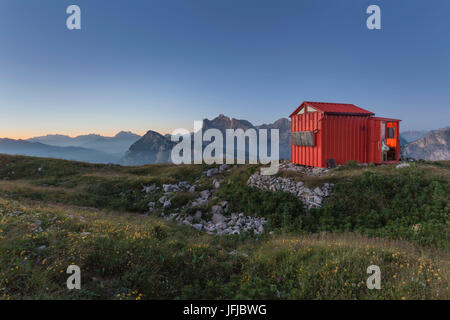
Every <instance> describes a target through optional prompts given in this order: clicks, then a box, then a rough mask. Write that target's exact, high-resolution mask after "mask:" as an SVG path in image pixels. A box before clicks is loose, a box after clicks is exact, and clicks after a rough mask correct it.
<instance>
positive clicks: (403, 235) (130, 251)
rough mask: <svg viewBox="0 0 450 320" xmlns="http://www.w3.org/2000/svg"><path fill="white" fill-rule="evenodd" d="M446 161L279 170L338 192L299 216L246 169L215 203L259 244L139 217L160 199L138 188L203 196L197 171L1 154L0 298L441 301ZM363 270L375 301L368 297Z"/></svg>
mask: <svg viewBox="0 0 450 320" xmlns="http://www.w3.org/2000/svg"><path fill="white" fill-rule="evenodd" d="M449 163H450V162H423V163H418V164H415V165H412V166H411V167H410V168H404V169H395V167H394V166H381V167H377V166H369V167H359V166H355V165H353V164H350V165H349V166H345V167H341V168H339V170H333V171H332V172H330V173H329V174H328V175H326V176H320V177H311V176H302V175H300V174H295V173H292V172H289V173H286V172H283V173H280V175H285V174H288V175H289V177H290V178H293V179H298V180H302V181H305V183H306V184H307V185H309V186H314V185H320V184H322V183H324V182H333V183H335V184H336V185H335V189H334V192H333V195H332V196H331V197H330V198H329V199H328V200H327V201H326V202H325V203H324V205H323V206H322V208H319V209H312V210H310V211H306V210H304V209H303V208H302V203H301V202H300V201H299V200H298V199H297V198H296V197H294V196H293V195H291V194H288V193H283V192H276V193H272V192H268V191H267V192H261V191H259V190H255V189H252V188H249V187H247V185H246V181H247V179H248V177H249V176H250V175H251V174H252V173H253V172H254V171H255V170H256V169H257V167H255V166H238V167H235V168H233V169H232V170H231V172H227V173H226V174H224V175H223V181H222V184H221V187H220V189H219V190H218V192H217V193H216V196H217V199H215V200H214V201H215V202H218V201H220V200H227V201H228V202H229V206H230V208H231V211H233V212H245V213H246V214H248V215H259V216H266V217H267V218H268V219H269V226H268V228H266V231H267V232H266V233H265V234H264V235H262V236H254V235H251V236H215V235H208V234H206V233H203V232H198V231H196V230H195V229H193V228H189V227H187V226H184V225H180V224H176V223H174V222H167V221H164V220H162V219H160V218H158V217H157V216H156V215H155V216H149V217H147V216H145V215H142V213H145V212H146V207H147V203H148V202H149V201H155V200H157V199H158V198H159V197H160V196H161V192H157V193H155V194H150V195H146V194H145V193H144V192H142V187H143V185H150V184H153V183H155V184H156V185H157V186H161V184H162V183H174V182H178V181H181V180H184V181H188V182H190V183H192V182H194V181H198V185H201V186H202V187H201V188H200V189H202V188H207V187H208V186H210V185H211V181H212V178H209V177H206V176H204V175H202V172H203V171H204V170H205V169H206V168H208V167H207V166H171V165H148V166H142V167H120V166H114V165H94V164H86V163H78V162H71V161H62V160H53V159H40V158H29V157H20V156H5V155H0V299H30V298H31V299H46V298H58V299H64V298H67V299H78V298H79V299H162V298H168V299H174V298H193V299H233V298H243V299H256V298H261V299H267V298H268V299H449V298H450V296H449V290H448V283H449V270H450V269H449V254H448V244H449V221H448V212H449V201H448V195H449ZM193 197H194V195H193V194H189V193H179V194H177V195H176V197H175V198H174V199H173V203H174V205H175V206H182V205H184V204H186V203H187V202H188V201H189V200H191V199H192V198H193ZM268 231H274V232H273V234H269V232H268ZM70 264H76V265H78V266H80V267H81V270H82V289H81V290H74V291H69V290H67V289H66V287H65V285H66V279H67V277H68V275H67V274H66V273H65V271H66V268H67V266H69V265H70ZM372 264H375V265H378V266H380V268H381V270H382V289H381V290H368V289H367V287H366V284H365V281H366V279H367V277H368V275H367V273H366V269H367V267H368V266H369V265H372Z"/></svg>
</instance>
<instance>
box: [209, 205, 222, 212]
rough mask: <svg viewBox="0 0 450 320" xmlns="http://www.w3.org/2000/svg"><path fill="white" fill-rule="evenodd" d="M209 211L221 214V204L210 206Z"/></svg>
mask: <svg viewBox="0 0 450 320" xmlns="http://www.w3.org/2000/svg"><path fill="white" fill-rule="evenodd" d="M211 212H212V213H213V214H216V213H217V214H222V212H223V209H222V207H221V206H218V205H215V206H212V207H211Z"/></svg>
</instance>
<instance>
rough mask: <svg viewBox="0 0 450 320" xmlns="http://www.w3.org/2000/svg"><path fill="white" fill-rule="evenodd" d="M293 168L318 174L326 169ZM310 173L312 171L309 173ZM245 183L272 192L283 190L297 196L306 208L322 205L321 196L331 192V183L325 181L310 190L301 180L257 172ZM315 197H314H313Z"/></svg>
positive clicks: (287, 166) (290, 166)
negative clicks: (320, 185) (263, 174)
mask: <svg viewBox="0 0 450 320" xmlns="http://www.w3.org/2000/svg"><path fill="white" fill-rule="evenodd" d="M285 168H293V166H292V165H291V164H285ZM299 168H301V169H297V166H295V170H296V171H297V170H302V171H307V172H309V171H311V172H314V174H319V173H323V172H325V171H324V170H328V169H325V168H307V167H301V166H300V167H299ZM311 174H312V173H311ZM247 185H248V186H250V187H254V188H258V189H261V190H269V191H272V192H276V191H284V192H289V193H291V194H293V195H295V196H296V197H298V198H299V199H300V200H302V202H303V206H304V207H305V208H306V209H310V208H311V207H313V206H314V207H317V206H321V205H322V198H323V197H328V196H329V195H330V193H331V190H332V186H333V184H331V183H325V184H324V185H323V186H322V187H316V188H315V189H314V190H310V189H309V188H306V187H305V186H304V183H303V182H302V181H294V180H292V179H289V178H282V177H275V176H262V175H260V174H259V173H255V174H253V175H251V176H250V178H249V179H248V180H247ZM314 197H316V198H314Z"/></svg>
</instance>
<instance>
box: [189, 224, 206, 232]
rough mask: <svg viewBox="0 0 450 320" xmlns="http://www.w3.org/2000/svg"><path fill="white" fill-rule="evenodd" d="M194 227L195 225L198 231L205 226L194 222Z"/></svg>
mask: <svg viewBox="0 0 450 320" xmlns="http://www.w3.org/2000/svg"><path fill="white" fill-rule="evenodd" d="M192 227H194V228H195V229H197V230H198V231H201V230H202V228H203V225H202V224H201V223H196V224H193V225H192Z"/></svg>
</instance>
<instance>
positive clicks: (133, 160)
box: [0, 114, 450, 165]
mask: <svg viewBox="0 0 450 320" xmlns="http://www.w3.org/2000/svg"><path fill="white" fill-rule="evenodd" d="M210 128H215V129H219V130H220V131H221V132H222V133H223V134H224V137H225V130H226V129H243V130H247V129H250V128H254V129H279V138H280V158H282V159H289V158H290V128H291V124H290V120H289V119H287V118H281V119H278V120H277V121H275V122H274V123H269V124H262V125H253V124H252V123H251V122H250V121H248V120H243V119H235V118H230V117H227V116H225V115H223V114H221V115H219V116H218V117H216V118H214V119H212V120H209V119H204V120H203V130H207V129H210ZM449 128H450V127H446V128H443V129H439V130H435V131H413V130H411V131H404V132H401V135H400V139H401V145H402V156H403V157H405V158H415V159H425V160H449V159H450V151H449V144H450V132H449V131H450V129H449ZM191 135H192V133H191ZM170 138H171V135H170V134H166V135H162V134H160V133H158V132H155V131H152V130H149V131H148V132H147V133H146V134H145V135H144V136H142V137H141V136H139V135H137V134H134V133H132V132H125V131H121V132H119V133H118V134H116V135H115V136H113V137H105V136H101V135H98V134H87V135H80V136H77V137H73V138H72V137H69V136H66V135H59V134H51V135H46V136H39V137H34V138H30V139H28V140H13V139H7V138H5V139H0V153H7V154H21V155H28V156H36V157H49V158H61V159H67V160H76V161H85V162H93V163H117V164H122V165H142V164H152V163H166V162H170V154H171V151H172V148H173V146H174V145H175V142H172V141H171V139H170ZM268 138H269V141H268V149H269V150H270V144H271V141H270V134H268ZM209 143H210V142H209V141H204V142H203V148H204V147H205V146H206V145H208V144H209ZM246 149H247V150H248V148H246ZM235 152H236V150H235ZM224 154H225V150H224ZM246 155H247V156H248V151H246Z"/></svg>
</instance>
